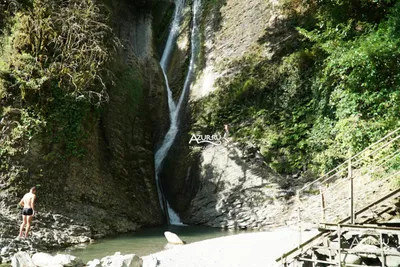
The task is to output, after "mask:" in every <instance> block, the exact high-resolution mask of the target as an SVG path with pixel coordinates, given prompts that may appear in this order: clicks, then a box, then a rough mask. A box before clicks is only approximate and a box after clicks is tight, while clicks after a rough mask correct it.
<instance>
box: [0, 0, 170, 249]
mask: <svg viewBox="0 0 400 267" xmlns="http://www.w3.org/2000/svg"><path fill="white" fill-rule="evenodd" d="M171 2H172V1H167V0H165V1H109V3H108V2H104V4H106V6H107V8H108V10H110V11H111V13H110V17H111V24H110V27H112V30H113V33H114V34H115V36H116V38H117V40H118V42H119V45H120V46H119V48H118V50H117V51H116V54H115V60H114V63H113V64H115V67H114V70H115V71H114V73H113V75H114V79H113V80H114V82H113V84H109V85H107V87H108V88H107V96H108V98H109V99H108V101H107V102H105V103H102V104H101V105H100V106H99V105H92V106H89V107H87V108H85V112H84V114H83V115H82V116H81V118H82V119H81V121H76V122H72V123H76V124H78V125H79V126H78V127H79V133H83V134H82V135H81V136H82V138H81V139H80V140H78V142H76V143H73V144H74V146H75V148H74V150H73V151H79V152H78V153H75V154H74V153H68V148H69V147H68V144H69V143H67V144H65V143H63V142H59V139H57V138H58V135H57V132H54V133H53V135H52V136H53V137H52V138H51V136H50V137H49V135H48V131H54V128H50V126H46V125H45V126H43V127H42V128H41V129H40V131H38V132H37V133H35V134H34V135H33V136H31V137H30V138H29V139H25V140H22V143H21V145H20V146H17V145H15V144H14V147H15V148H16V151H18V149H19V148H20V147H21V146H22V145H23V147H24V148H26V150H25V151H24V152H23V153H22V152H21V153H17V152H16V153H15V154H10V153H8V152H7V153H6V151H5V152H4V153H5V154H4V155H5V157H4V158H2V159H3V160H4V161H3V162H2V169H1V172H0V184H1V195H0V198H1V199H0V201H1V202H0V203H2V206H1V211H2V212H1V214H0V223H1V225H2V227H0V233H1V236H2V237H8V236H16V235H17V234H18V226H17V224H18V223H17V222H18V220H19V215H18V214H19V213H20V210H19V209H17V208H16V203H18V200H19V198H21V197H22V196H23V194H24V193H25V192H26V191H27V190H29V188H30V187H31V186H33V185H37V186H38V191H37V196H38V200H37V211H38V216H37V218H36V219H35V220H34V221H35V223H34V225H33V229H32V230H33V235H39V238H40V236H42V237H43V236H47V237H46V240H47V239H49V240H48V241H49V243H51V241H52V242H53V243H54V244H55V245H65V244H68V243H76V242H80V241H82V240H83V239H81V238H79V236H87V237H100V236H104V235H107V234H112V233H116V232H126V231H132V230H135V229H137V228H138V227H142V226H151V225H160V224H162V223H163V218H162V214H161V211H160V207H159V204H158V201H157V191H156V186H155V179H154V149H155V147H156V146H157V142H159V140H160V136H161V134H162V133H163V132H165V130H166V127H167V126H168V116H165V114H167V112H168V106H167V96H166V90H165V85H164V79H163V75H162V73H161V70H160V67H159V63H158V61H159V57H160V55H159V53H158V51H157V45H159V43H160V42H162V36H161V35H162V34H163V32H164V31H167V30H168V28H167V27H165V25H164V24H165V22H169V20H170V13H171V9H173V5H172V3H171ZM163 23H164V24H163ZM10 34H12V32H11V33H10ZM160 36H161V37H160ZM157 38H160V40H161V41H160V40H158V39H157ZM13 45H14V44H13V43H12V42H11V44H10V46H11V47H12V46H13ZM8 52H9V51H8V50H5V49H3V51H2V55H3V58H4V57H7V56H8V55H7V53H8ZM2 104H4V107H6V106H7V107H8V108H9V109H11V110H14V113H13V112H9V113H5V112H4V113H3V118H2V120H1V121H2V122H1V124H0V132H1V133H2V136H1V138H0V141H1V142H2V144H3V145H6V144H8V143H7V142H8V140H11V137H12V134H13V132H15V131H16V130H15V129H17V128H18V127H16V126H15V125H18V124H21V123H22V122H21V115H20V114H19V112H20V111H21V110H24V108H25V107H24V106H22V107H21V106H18V105H15V103H13V99H11V98H10V97H8V98H7V99H5V98H3V101H2ZM82 106H87V105H86V104H82ZM73 107H74V106H72V107H71V108H73ZM58 108H59V109H61V108H63V107H62V106H60V107H58ZM78 111H79V109H78ZM12 114H17V115H15V116H13V115H12ZM68 114H70V113H68ZM46 127H47V128H46ZM57 127H58V128H56V129H55V131H58V132H60V133H63V130H64V129H63V128H62V127H63V126H57ZM64 127H69V125H67V124H66V125H64ZM72 134H73V133H72ZM74 140H75V139H74ZM2 155H3V154H2ZM6 156H7V157H6ZM6 159H7V165H6V164H5V163H6V161H5V160H6ZM57 216H58V217H57ZM59 218H64V219H63V220H62V221H63V222H61V221H60V220H59ZM6 225H9V226H7V227H6ZM14 225H15V227H14ZM80 227H81V228H82V227H84V228H83V229H84V230H82V229H81V228H80ZM48 228H53V230H48ZM78 228H79V229H81V230H78V231H75V230H74V229H78ZM57 231H58V233H59V234H61V236H63V237H62V238H61V237H60V235H58V234H53V233H56V232H57ZM82 231H83V232H82ZM66 233H69V234H67V235H65V234H66ZM57 236H58V237H57ZM75 237H76V238H75ZM87 240H88V239H87V238H86V239H85V238H84V240H83V241H87ZM49 246H51V244H49Z"/></svg>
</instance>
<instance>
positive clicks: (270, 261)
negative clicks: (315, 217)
mask: <svg viewBox="0 0 400 267" xmlns="http://www.w3.org/2000/svg"><path fill="white" fill-rule="evenodd" d="M316 233H317V232H316V231H307V232H303V233H302V239H303V240H305V239H308V238H310V237H311V236H313V235H315V234H316ZM298 242H299V232H298V231H296V230H295V229H289V228H280V229H277V230H275V231H271V232H257V233H246V234H239V235H234V236H226V237H219V238H215V239H209V240H205V241H200V242H196V243H192V244H188V245H183V246H176V247H174V248H172V249H169V250H165V251H161V252H158V253H154V254H151V255H148V256H145V257H142V259H143V260H144V262H145V263H146V261H148V262H151V261H152V259H153V261H154V259H156V260H157V261H158V265H154V266H151V265H150V266H151V267H155V266H157V267H182V266H185V267H225V266H226V267H242V266H246V267H253V266H254V267H259V266H270V267H272V266H275V264H276V262H275V259H276V258H277V257H279V256H280V255H282V254H283V253H285V252H287V251H288V250H290V249H291V248H294V247H295V246H297V245H298Z"/></svg>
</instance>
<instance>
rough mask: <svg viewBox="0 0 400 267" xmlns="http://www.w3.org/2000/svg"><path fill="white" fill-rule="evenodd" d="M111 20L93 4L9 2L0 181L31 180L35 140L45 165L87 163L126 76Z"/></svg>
mask: <svg viewBox="0 0 400 267" xmlns="http://www.w3.org/2000/svg"><path fill="white" fill-rule="evenodd" d="M2 11H4V12H2ZM109 13H110V12H109V11H108V9H107V8H106V7H105V6H102V5H100V4H98V3H97V2H96V1H91V0H83V1H81V0H79V1H78V0H68V1H64V0H51V1H49V0H33V1H30V0H26V1H25V0H5V1H1V3H0V29H1V30H0V33H1V35H0V44H1V45H0V49H1V50H0V121H1V123H0V132H1V135H0V162H1V166H0V179H6V180H7V179H9V180H12V179H13V178H15V177H17V176H18V175H19V174H20V173H23V172H25V170H24V169H23V164H19V163H18V161H20V160H21V158H22V157H23V155H27V154H28V152H29V151H30V149H31V147H30V145H31V143H32V142H33V141H34V140H35V137H36V139H39V140H40V141H39V142H40V145H41V146H40V147H39V148H40V149H43V151H41V153H44V154H46V153H47V155H46V156H45V158H44V159H45V160H46V159H47V160H52V159H54V158H62V159H65V158H69V157H80V156H82V155H83V153H84V148H85V144H84V143H85V141H86V138H87V136H88V135H89V134H90V133H88V129H86V128H87V127H86V125H87V123H88V122H89V121H90V120H96V116H98V114H99V112H98V111H99V110H98V109H97V108H98V107H99V105H100V104H101V103H103V102H105V101H107V100H108V94H107V89H110V88H112V87H113V86H114V85H115V82H114V79H115V76H114V74H113V71H116V72H117V74H118V73H119V72H120V71H119V68H121V67H120V66H119V65H118V66H116V64H115V62H116V61H118V60H120V59H119V58H118V57H117V56H116V55H117V51H118V49H119V48H120V43H119V41H118V39H117V38H116V37H115V35H114V34H113V32H112V29H111V27H110V26H109V25H110V24H111V23H110V21H109V17H110V16H109ZM118 77H119V78H121V77H120V76H118ZM122 78H123V77H122ZM131 78H132V77H131V76H130V77H128V78H127V79H131ZM122 80H124V79H122ZM134 97H136V96H134ZM7 177H8V178H7Z"/></svg>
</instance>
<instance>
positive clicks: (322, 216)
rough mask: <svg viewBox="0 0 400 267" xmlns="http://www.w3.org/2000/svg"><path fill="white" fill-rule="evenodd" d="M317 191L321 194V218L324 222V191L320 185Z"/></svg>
mask: <svg viewBox="0 0 400 267" xmlns="http://www.w3.org/2000/svg"><path fill="white" fill-rule="evenodd" d="M319 193H320V195H321V220H322V222H325V199H324V191H323V190H322V186H320V187H319Z"/></svg>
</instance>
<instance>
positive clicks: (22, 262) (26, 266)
mask: <svg viewBox="0 0 400 267" xmlns="http://www.w3.org/2000/svg"><path fill="white" fill-rule="evenodd" d="M11 266H12V267H35V264H33V261H32V259H31V257H30V256H29V254H28V253H26V252H18V253H15V254H14V256H13V257H12V259H11Z"/></svg>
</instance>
